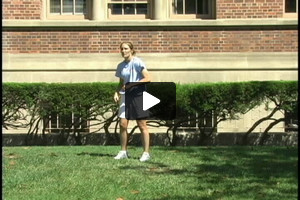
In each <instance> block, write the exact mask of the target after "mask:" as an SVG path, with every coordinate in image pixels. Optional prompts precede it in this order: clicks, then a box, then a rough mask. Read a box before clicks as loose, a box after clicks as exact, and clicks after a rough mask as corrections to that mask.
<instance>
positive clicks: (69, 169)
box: [2, 146, 298, 200]
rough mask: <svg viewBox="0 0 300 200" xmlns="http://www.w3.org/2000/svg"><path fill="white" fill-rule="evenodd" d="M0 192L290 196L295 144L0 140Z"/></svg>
mask: <svg viewBox="0 0 300 200" xmlns="http://www.w3.org/2000/svg"><path fill="white" fill-rule="evenodd" d="M2 150H3V155H4V156H3V157H4V159H3V164H4V166H3V189H2V190H3V196H4V199H5V200H50V199H51V200H202V199H203V200H254V199H255V200H257V199H263V200H293V199H295V200H296V199H297V193H298V173H297V169H298V151H297V150H298V147H289V148H287V147H270V146H268V147H267V146H260V147H258V146H257V147H248V146H243V147H240V146H233V147H152V158H153V159H152V160H151V162H148V163H141V162H139V160H138V157H139V156H140V155H141V153H142V149H141V148H140V147H131V148H130V149H129V151H130V153H131V155H132V158H131V159H127V160H114V159H113V156H114V155H115V154H116V153H117V152H118V150H119V147H118V146H53V147H49V146H48V147H38V146H32V147H3V149H2Z"/></svg>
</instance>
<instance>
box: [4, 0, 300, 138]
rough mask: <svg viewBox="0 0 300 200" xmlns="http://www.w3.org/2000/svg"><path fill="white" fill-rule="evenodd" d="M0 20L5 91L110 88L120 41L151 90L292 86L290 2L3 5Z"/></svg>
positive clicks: (231, 128)
mask: <svg viewBox="0 0 300 200" xmlns="http://www.w3.org/2000/svg"><path fill="white" fill-rule="evenodd" d="M2 12H3V15H2V23H3V26H2V28H3V32H2V34H3V36H2V44H3V46H2V55H3V63H2V64H3V69H2V76H3V81H4V82H67V83H75V82H99V81H100V82H106V81H109V82H117V81H118V80H117V79H116V77H115V76H114V73H115V69H116V65H117V64H118V63H119V62H120V61H121V60H122V59H121V56H120V54H119V44H120V43H121V42H122V41H131V42H133V44H134V45H135V47H136V50H137V55H138V56H139V57H140V58H142V59H143V60H144V62H145V63H146V65H147V67H148V69H149V71H150V72H151V74H152V76H153V81H167V82H175V83H200V82H239V81H252V80H258V81H266V80H298V76H297V74H298V73H297V71H298V58H297V55H298V0H3V1H2ZM264 114H266V113H264V111H263V109H258V110H254V111H251V112H249V113H247V115H245V116H243V117H242V118H241V120H237V121H233V122H225V123H222V124H220V125H219V127H218V132H244V131H246V130H247V129H249V127H250V125H251V124H253V122H254V121H256V119H257V117H259V116H263V115H264ZM265 126H266V125H262V127H259V129H261V128H263V127H265ZM284 126H285V125H284V124H279V125H277V126H276V127H274V128H273V129H272V131H274V132H282V131H284ZM257 131H259V130H257Z"/></svg>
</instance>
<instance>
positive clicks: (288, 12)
mask: <svg viewBox="0 0 300 200" xmlns="http://www.w3.org/2000/svg"><path fill="white" fill-rule="evenodd" d="M283 17H292V18H294V17H297V18H298V0H284V15H283Z"/></svg>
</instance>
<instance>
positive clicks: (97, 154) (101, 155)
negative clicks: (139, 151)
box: [76, 152, 139, 159]
mask: <svg viewBox="0 0 300 200" xmlns="http://www.w3.org/2000/svg"><path fill="white" fill-rule="evenodd" d="M76 155H77V156H86V155H88V156H97V157H110V158H113V157H115V156H116V155H115V154H109V153H89V152H81V153H78V154H76ZM128 159H139V158H138V157H133V156H130V157H129V158H128Z"/></svg>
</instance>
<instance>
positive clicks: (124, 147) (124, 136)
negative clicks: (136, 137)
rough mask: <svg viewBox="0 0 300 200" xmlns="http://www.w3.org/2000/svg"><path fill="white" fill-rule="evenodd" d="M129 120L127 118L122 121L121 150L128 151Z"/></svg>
mask: <svg viewBox="0 0 300 200" xmlns="http://www.w3.org/2000/svg"><path fill="white" fill-rule="evenodd" d="M128 123H129V120H127V119H125V118H121V119H120V142H121V150H123V151H127V144H128V133H127V127H128Z"/></svg>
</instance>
